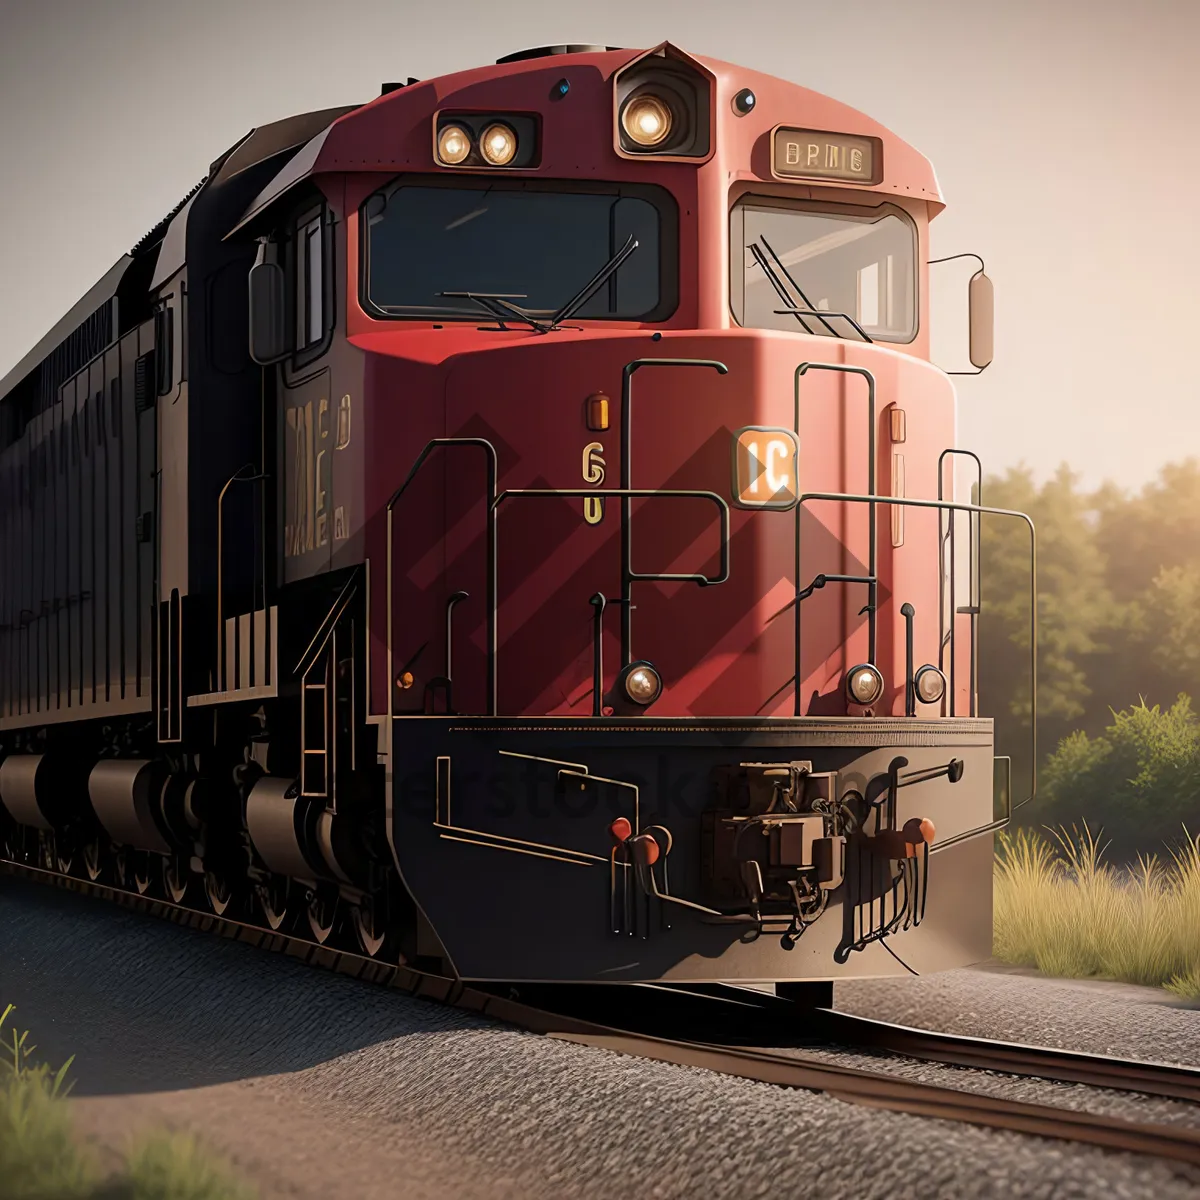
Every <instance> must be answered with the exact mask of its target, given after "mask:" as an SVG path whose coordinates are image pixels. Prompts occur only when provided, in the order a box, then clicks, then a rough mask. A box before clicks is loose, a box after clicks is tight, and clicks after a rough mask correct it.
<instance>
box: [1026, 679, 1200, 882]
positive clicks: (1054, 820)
mask: <svg viewBox="0 0 1200 1200" xmlns="http://www.w3.org/2000/svg"><path fill="white" fill-rule="evenodd" d="M1039 793H1040V795H1039V800H1038V803H1037V807H1036V810H1035V812H1034V813H1033V814H1031V815H1034V816H1036V817H1037V818H1038V819H1040V820H1042V821H1046V822H1047V823H1050V824H1056V825H1057V824H1062V825H1066V824H1074V823H1076V822H1078V821H1080V820H1083V819H1085V818H1086V819H1087V820H1088V821H1089V822H1090V824H1091V825H1092V826H1093V827H1099V826H1103V828H1104V831H1105V834H1106V835H1107V836H1108V838H1109V839H1110V842H1111V844H1112V846H1113V848H1114V850H1115V852H1116V856H1117V857H1118V858H1121V859H1124V860H1129V859H1132V858H1133V857H1134V856H1135V855H1137V854H1139V853H1140V854H1150V853H1153V852H1154V851H1155V850H1156V849H1160V848H1161V847H1162V846H1163V844H1164V843H1169V842H1170V841H1171V840H1172V839H1173V838H1175V837H1176V835H1177V831H1178V830H1179V828H1180V827H1181V826H1182V825H1186V824H1189V823H1191V824H1193V825H1194V824H1195V823H1196V819H1197V815H1198V813H1200V803H1198V802H1200V721H1198V720H1197V717H1196V714H1195V713H1194V712H1193V711H1192V703H1191V700H1189V699H1188V697H1187V696H1180V697H1179V699H1178V700H1177V701H1176V702H1175V704H1173V705H1172V706H1171V707H1170V708H1169V709H1167V710H1166V711H1163V710H1162V709H1160V708H1159V706H1158V705H1155V706H1154V707H1152V708H1150V707H1147V706H1146V704H1145V703H1142V704H1139V705H1136V706H1135V707H1133V708H1128V709H1126V710H1125V711H1123V712H1119V713H1114V714H1113V719H1112V723H1111V724H1110V725H1109V726H1108V728H1107V729H1106V730H1105V731H1104V733H1103V735H1102V736H1100V737H1095V738H1089V737H1088V736H1087V734H1086V733H1082V732H1076V733H1073V734H1071V735H1070V736H1069V737H1066V738H1064V739H1063V740H1062V741H1061V742H1060V743H1059V746H1058V749H1057V751H1055V753H1054V754H1053V755H1052V756H1051V758H1050V760H1049V761H1048V763H1047V764H1046V767H1045V769H1044V771H1043V773H1042V778H1041V781H1040V783H1039Z"/></svg>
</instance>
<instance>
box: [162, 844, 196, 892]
mask: <svg viewBox="0 0 1200 1200" xmlns="http://www.w3.org/2000/svg"><path fill="white" fill-rule="evenodd" d="M190 882H191V872H190V871H189V870H188V866H187V863H186V862H184V860H183V859H182V858H181V857H180V856H179V855H178V854H171V855H168V856H166V857H164V858H163V860H162V885H163V892H164V893H165V894H166V897H167V899H168V900H170V901H171V902H172V903H173V904H182V903H183V898H184V896H186V895H187V890H188V884H189V883H190Z"/></svg>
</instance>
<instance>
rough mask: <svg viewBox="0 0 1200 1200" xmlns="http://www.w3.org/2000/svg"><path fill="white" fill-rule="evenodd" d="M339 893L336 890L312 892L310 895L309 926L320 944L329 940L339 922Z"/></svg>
mask: <svg viewBox="0 0 1200 1200" xmlns="http://www.w3.org/2000/svg"><path fill="white" fill-rule="evenodd" d="M337 910H338V895H337V893H336V892H323V891H320V890H318V891H315V892H311V893H310V894H309V897H308V927H309V929H310V930H311V931H312V936H313V938H314V940H315V941H316V943H317V945H318V946H323V945H325V943H326V942H327V941H329V935H330V934H331V933H333V927H334V925H335V924H336V923H337Z"/></svg>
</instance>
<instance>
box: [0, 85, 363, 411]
mask: <svg viewBox="0 0 1200 1200" xmlns="http://www.w3.org/2000/svg"><path fill="white" fill-rule="evenodd" d="M357 107H359V106H358V105H343V106H342V107H339V108H326V109H320V110H318V111H315V112H308V113H300V114H298V115H296V116H292V117H286V118H284V119H283V120H281V121H272V122H271V123H270V124H268V125H260V126H257V127H256V128H254V129H252V130H251V131H250V132H249V133H248V134H246V136H245V137H243V138H242V139H241V140H240V141H238V142H235V143H234V145H233V146H231V147H230V148H229V149H228V150H227V151H225V153H224V154H222V155H221V156H220V157H219V158H218V159H217V160H216V162H214V163H213V164H212V166H211V167H210V168H209V174H208V175H207V176H205V178H204V179H202V180H201V181H200V182H199V183H198V184H197V185H196V186H195V187H194V188H192V189H191V191H189V192H188V194H187V195H186V196H184V197H183V199H182V200H180V201H179V203H178V204H176V205H175V207H174V208H172V209H171V211H170V212H169V213H167V215H166V216H165V217H163V218H162V220H160V221H159V222H158V223H157V224H156V225H155V226H154V228H153V229H151V230H150V231H149V233H147V234H145V235H144V236H143V237H142V238H141V239H140V240H139V241H138V242H137V244H136V245H135V246H134V247H133V249H132V250H130V251H129V253H128V254H123V255H122V256H121V257H120V259H119V260H118V261H117V262H116V263H114V264H113V266H112V267H111V268H110V269H109V270H108V271H106V272H105V274H104V276H103V277H102V278H101V279H100V280H99V281H98V282H97V283H96V284H95V285H94V286H92V287H91V288H89V289H88V291H87V292H86V293H85V294H84V295H83V297H82V298H81V299H80V300H79V301H78V302H77V303H76V304H74V305H73V306H72V307H71V309H70V311H69V312H67V314H66V315H65V316H64V317H62V318H61V319H60V320H58V321H56V322H55V324H54V326H53V327H52V328H51V329H50V330H49V332H48V333H46V334H45V336H44V337H42V338H40V339H39V340H38V342H37V344H36V345H35V346H34V347H33V349H32V350H30V351H29V353H28V354H26V355H24V357H22V358H21V360H20V361H19V362H18V363H17V364H16V366H14V367H13V368H12V370H10V371H9V372H8V373H7V374H6V375H5V376H4V377H3V379H0V402H2V401H3V400H4V398H5V397H6V396H7V395H8V394H9V393H10V392H11V391H12V390H13V388H15V387H16V386H17V385H18V384H19V383H20V382H21V381H22V380H23V379H24V378H25V377H26V376H27V375H28V374H29V373H30V372H31V371H32V370H33V369H34V368H35V367H36V366H37V365H38V364H39V363H40V362H42V361H43V360H44V359H46V358H47V357H49V355H50V354H52V353H53V352H54V350H55V348H56V347H57V346H59V345H61V344H62V343H63V342H64V341H66V340H67V338H69V337H70V336H71V334H72V333H74V332H75V330H76V329H78V328H79V326H80V325H81V324H82V323H83V322H84V321H86V320H87V319H88V318H89V317H90V316H91V315H92V314H93V313H94V312H95V311H96V310H97V309H98V308H100V307H101V305H103V304H106V303H107V302H108V301H110V300H111V299H112V298H113V297H114V296H115V295H116V294H117V291H118V289H119V288H120V286H121V281H122V280H123V279H124V277H125V272H126V271H127V270H128V269H129V267H130V266H131V265H132V263H133V262H134V260H135V259H137V258H140V257H142V256H144V255H147V254H151V253H157V254H158V255H159V257H160V259H162V258H163V257H164V256H166V257H170V258H176V257H177V258H178V262H176V263H174V266H173V269H170V270H168V271H167V273H166V274H163V271H164V268H166V267H167V265H168V264H166V263H165V262H161V261H160V262H159V263H158V264H156V269H155V279H154V283H153V284H152V287H153V286H157V284H158V283H159V282H161V281H162V280H163V279H167V278H170V276H171V275H172V274H174V272H175V271H176V270H178V269H179V268H180V267H181V266H183V255H184V239H183V236H182V233H183V230H184V228H185V227H186V221H187V212H188V209H189V207H190V205H191V202H192V201H193V200H194V199H195V197H196V195H197V193H198V192H199V191H200V190H201V189H202V188H203V187H204V186H206V185H207V184H210V183H211V184H212V185H218V184H221V183H224V182H225V181H226V180H228V179H232V178H233V177H234V176H235V175H238V174H240V173H241V172H243V171H245V170H247V169H249V168H250V167H253V166H255V165H256V164H258V163H261V162H264V161H265V160H266V159H268V158H273V157H274V156H275V155H277V154H282V153H284V152H285V151H287V150H295V149H296V148H298V147H301V146H304V145H305V144H306V143H307V142H308V141H309V140H310V139H311V138H312V136H313V134H315V133H317V132H318V131H320V130H322V129H327V128H328V127H329V125H330V124H331V123H332V122H333V121H336V120H337V119H338V118H339V117H343V116H345V115H346V114H348V113H352V112H353V111H354V110H355V109H356V108H357ZM173 234H174V236H172V235H173Z"/></svg>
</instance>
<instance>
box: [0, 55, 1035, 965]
mask: <svg viewBox="0 0 1200 1200" xmlns="http://www.w3.org/2000/svg"><path fill="white" fill-rule="evenodd" d="M942 207H943V205H942V201H941V198H940V195H939V192H938V186H937V182H936V179H935V177H934V173H933V170H932V169H931V167H930V165H929V164H928V162H926V160H925V159H924V158H922V157H921V156H920V155H919V154H918V153H917V152H916V151H915V150H913V149H912V148H911V147H909V146H907V145H905V144H904V143H903V142H901V141H900V140H899V139H898V138H896V137H894V136H893V135H891V134H890V133H889V132H888V131H887V130H885V129H883V128H882V127H880V126H879V125H877V124H876V123H875V122H873V121H871V120H869V119H868V118H867V117H865V116H863V115H862V114H861V113H858V112H855V111H854V110H852V109H849V108H847V107H845V106H844V105H841V104H838V103H836V102H834V101H832V100H830V99H828V98H826V97H823V96H820V95H817V94H815V93H813V92H810V91H807V90H806V89H804V88H801V87H798V86H796V85H793V84H790V83H785V82H782V81H780V80H778V79H773V78H770V77H768V76H764V75H760V74H758V73H756V72H752V71H747V70H743V69H742V68H740V67H735V66H731V65H729V64H726V63H721V62H716V61H712V60H708V59H700V58H695V57H693V56H690V55H688V54H685V53H683V52H682V51H680V50H678V49H676V48H675V47H674V46H671V45H662V46H659V47H657V48H656V49H653V50H650V51H644V52H643V51H637V52H634V51H629V50H614V49H605V48H603V47H593V46H566V47H562V46H560V47H551V48H547V49H543V50H538V51H531V52H527V53H524V54H518V55H513V56H511V57H510V58H508V59H502V60H500V62H499V63H497V64H496V65H495V66H491V67H485V68H480V69H477V70H472V71H466V72H462V73H460V74H455V75H450V76H446V77H443V78H440V79H435V80H430V81H425V82H418V81H416V80H410V81H409V82H408V84H407V85H404V86H400V85H387V86H385V88H384V92H383V94H382V95H381V96H380V97H378V98H377V99H376V100H374V101H373V102H371V103H370V104H366V105H363V106H361V107H357V108H352V109H337V110H330V111H326V112H319V113H311V114H307V115H304V116H301V117H296V118H293V119H291V120H288V121H282V122H278V123H277V124H274V125H268V126H265V127H262V128H259V129H256V130H254V131H253V132H252V133H251V134H249V135H248V136H247V137H246V138H245V139H243V140H242V141H241V142H239V143H238V144H237V145H236V146H234V147H233V148H232V149H231V150H230V151H228V152H227V153H226V154H224V155H223V156H222V157H221V158H220V159H218V161H217V162H215V163H214V164H213V166H212V168H211V170H210V172H209V174H208V176H207V177H206V179H205V180H204V182H203V183H202V184H201V185H200V186H199V187H198V188H197V189H196V190H195V192H194V193H193V194H192V195H191V196H189V197H188V198H187V199H186V201H185V202H184V203H183V204H182V205H181V206H180V207H179V208H178V209H177V210H176V211H175V212H173V213H172V214H171V215H170V216H169V217H168V218H167V219H165V220H164V221H163V222H162V223H161V224H160V225H159V226H158V227H157V228H156V229H155V230H154V231H152V232H151V233H150V234H149V235H148V236H147V237H146V238H145V239H143V241H142V242H141V243H139V245H138V246H136V247H135V248H134V249H133V250H132V251H131V253H130V254H129V255H127V256H125V257H124V258H123V259H122V260H121V261H120V262H119V263H118V264H117V265H116V266H115V267H114V268H113V270H112V271H111V272H110V273H109V274H108V275H107V276H105V278H104V279H103V280H101V282H100V283H99V284H97V286H96V287H95V288H94V289H93V290H92V291H91V292H90V293H89V294H88V295H87V296H86V297H84V299H83V300H82V301H81V302H80V304H79V305H77V306H76V307H75V308H74V309H73V310H72V312H71V313H70V314H68V316H67V317H66V318H65V319H64V320H63V321H62V322H61V323H60V324H59V325H58V326H57V327H56V328H55V329H54V330H53V331H52V332H51V334H50V335H48V337H47V338H46V339H44V340H43V342H42V343H40V344H39V346H38V347H36V348H35V350H34V351H33V352H32V353H31V354H30V355H29V356H28V357H27V358H26V359H25V360H24V361H23V362H22V363H21V364H20V365H19V366H18V367H17V368H16V369H15V370H14V371H13V372H12V373H11V374H10V375H9V376H8V378H7V379H6V380H4V381H3V383H2V384H0V397H2V400H0V414H2V423H0V447H2V449H0V488H2V489H3V509H2V512H0V544H2V546H3V555H4V561H5V563H6V565H7V570H6V573H5V578H4V580H3V583H2V584H0V595H2V604H3V608H2V615H0V739H2V744H3V751H4V755H5V757H4V759H3V762H2V763H0V808H2V810H3V817H4V825H3V836H4V842H3V851H4V854H5V856H6V857H8V858H10V859H12V860H14V861H18V862H24V863H26V864H35V865H39V866H40V867H42V868H43V869H45V870H50V871H56V872H68V873H76V874H79V875H81V876H83V877H86V878H90V879H93V880H97V879H105V880H108V881H110V882H113V883H115V884H117V885H118V886H122V887H127V888H130V889H134V890H136V891H139V892H148V893H151V894H155V895H158V896H159V897H160V898H163V899H166V900H169V901H170V902H173V903H177V904H194V905H202V906H208V907H210V908H211V909H212V910H213V911H215V912H218V913H230V914H232V913H238V914H239V915H240V916H241V917H242V918H243V919H245V920H249V921H252V922H260V923H262V924H264V925H266V926H269V927H270V928H272V929H280V928H285V927H287V928H292V927H293V926H295V927H300V928H302V929H303V930H304V931H305V935H306V936H311V937H312V938H315V939H316V940H317V941H320V942H325V941H327V940H330V939H332V941H333V942H334V943H336V942H339V941H340V940H342V939H348V940H353V941H354V942H355V943H356V944H357V946H358V947H359V949H360V950H361V951H363V952H365V953H368V954H371V955H376V956H379V957H381V958H390V959H392V960H393V961H394V960H395V959H396V958H397V956H403V957H404V959H405V960H407V961H411V962H416V963H418V964H423V965H427V966H430V967H432V968H433V969H436V970H440V971H443V972H445V973H447V974H454V975H457V976H459V977H461V978H470V979H493V980H592V981H612V982H616V981H630V980H652V979H666V980H705V979H732V980H830V979H833V978H838V977H844V976H848V975H862V974H873V975H877V974H888V973H894V972H897V971H900V970H902V969H904V968H903V966H902V965H901V964H900V962H899V961H898V958H902V959H903V961H904V963H906V964H908V965H909V966H910V967H911V968H912V969H914V970H918V971H925V970H930V969H938V968H943V967H949V966H953V965H957V964H961V963H965V962H969V961H973V960H976V959H979V958H982V957H986V956H987V955H988V954H989V953H990V939H991V882H990V879H991V853H992V850H991V838H990V837H988V836H985V835H987V834H988V833H989V831H991V830H992V829H994V828H996V827H997V826H998V825H1000V824H1002V823H1003V820H1004V817H1003V816H1002V815H1001V816H999V817H997V816H996V814H995V812H994V808H993V805H994V786H993V785H994V777H996V778H1000V782H1001V790H1004V778H1003V775H1002V773H1000V774H999V775H998V774H997V772H995V771H994V762H993V737H992V723H991V720H990V719H988V718H985V717H982V716H980V715H978V713H977V711H976V690H977V689H976V679H975V668H974V663H975V661H976V660H975V649H974V641H975V634H976V616H977V613H978V607H979V588H978V582H979V581H978V578H977V575H978V569H977V568H978V552H977V535H978V524H979V519H980V517H981V515H982V514H983V513H984V512H985V511H988V510H983V509H980V508H978V507H977V506H975V505H972V504H970V503H967V502H966V501H961V500H956V498H955V497H954V495H953V487H952V479H953V475H954V472H953V470H952V468H953V465H954V462H955V459H954V456H955V455H957V454H960V453H962V452H961V451H956V450H954V449H953V446H954V440H955V415H954V414H955V396H954V391H953V387H952V385H951V382H950V380H949V379H948V378H947V376H946V375H945V374H944V373H943V372H942V371H940V370H938V369H937V368H935V367H934V366H932V365H931V364H930V362H929V310H928V274H929V272H928V267H927V260H928V258H929V252H928V248H929V222H930V220H931V219H932V218H933V217H934V216H935V215H936V214H937V213H938V212H939V211H940V210H941V208H942ZM990 295H991V293H990V284H989V283H988V282H987V280H986V276H984V275H983V274H982V268H981V270H980V272H978V273H977V275H976V276H975V278H974V279H973V280H972V285H971V300H972V308H973V312H972V339H973V340H972V354H971V357H972V361H973V362H974V363H975V365H976V366H977V367H982V366H985V365H986V364H987V361H988V360H989V359H990V357H991V350H990V340H991V333H990V318H991V313H990ZM935 497H937V499H934V498H935ZM1005 515H1006V516H1008V517H1012V516H1015V514H1005ZM1016 516H1019V515H1016ZM889 951H890V953H889Z"/></svg>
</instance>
